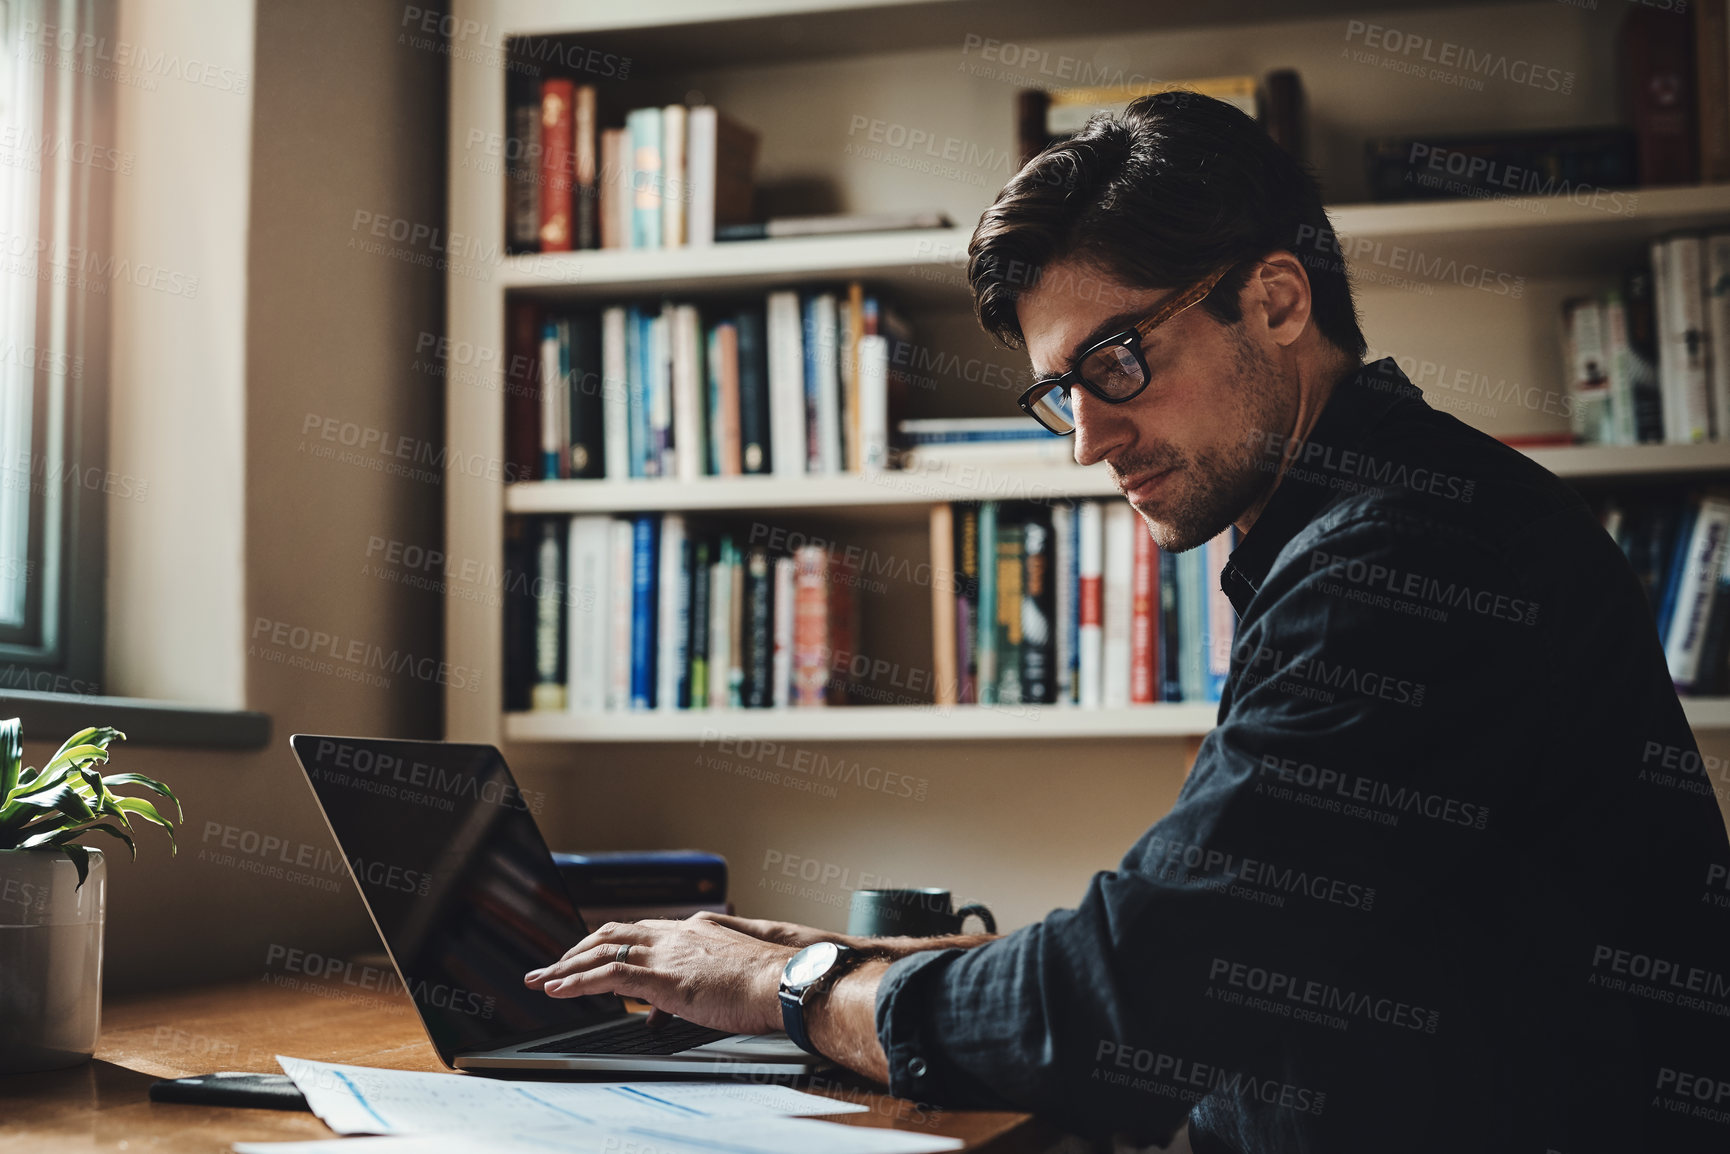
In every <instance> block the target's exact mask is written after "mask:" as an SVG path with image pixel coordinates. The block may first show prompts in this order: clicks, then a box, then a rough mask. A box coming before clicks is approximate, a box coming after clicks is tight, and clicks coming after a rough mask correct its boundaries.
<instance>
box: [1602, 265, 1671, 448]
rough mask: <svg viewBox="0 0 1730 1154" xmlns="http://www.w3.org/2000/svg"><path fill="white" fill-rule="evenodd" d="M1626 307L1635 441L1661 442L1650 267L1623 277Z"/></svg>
mask: <svg viewBox="0 0 1730 1154" xmlns="http://www.w3.org/2000/svg"><path fill="white" fill-rule="evenodd" d="M1622 304H1623V308H1624V309H1625V310H1626V313H1627V321H1628V349H1629V352H1630V355H1631V357H1632V358H1634V359H1632V360H1630V361H1629V362H1627V363H1626V364H1625V365H1624V368H1625V369H1626V370H1627V371H1628V373H1629V388H1630V390H1631V391H1632V393H1633V402H1634V436H1635V440H1637V441H1639V442H1641V443H1642V444H1643V443H1646V442H1660V441H1663V439H1664V408H1663V398H1662V393H1661V390H1660V389H1659V385H1658V322H1657V318H1656V316H1655V315H1654V314H1655V300H1654V296H1653V290H1652V270H1651V269H1650V268H1648V267H1639V268H1631V269H1629V270H1628V272H1627V274H1626V275H1625V276H1624V277H1623V278H1622ZM1612 387H1613V386H1612Z"/></svg>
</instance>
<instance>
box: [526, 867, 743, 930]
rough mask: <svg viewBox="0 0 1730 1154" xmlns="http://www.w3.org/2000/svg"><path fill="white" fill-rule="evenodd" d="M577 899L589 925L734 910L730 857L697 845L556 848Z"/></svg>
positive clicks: (561, 871)
mask: <svg viewBox="0 0 1730 1154" xmlns="http://www.w3.org/2000/svg"><path fill="white" fill-rule="evenodd" d="M553 862H554V864H555V865H557V866H558V867H559V875H560V876H561V877H563V878H564V881H565V888H566V889H567V890H569V891H570V895H571V901H572V903H573V904H575V905H576V907H577V912H578V913H580V914H582V915H583V921H584V922H586V923H587V924H588V927H589V929H591V930H594V929H598V928H600V926H602V925H604V924H605V923H607V922H635V921H640V920H642V919H643V918H688V917H690V916H691V915H692V914H695V913H699V912H701V911H703V910H708V911H710V912H711V913H717V914H725V913H731V912H732V907H731V906H729V905H728V903H727V859H726V858H724V857H722V856H721V855H720V854H718V853H705V852H704V851H702V850H694V849H672V850H621V851H615V852H611V853H555V854H553Z"/></svg>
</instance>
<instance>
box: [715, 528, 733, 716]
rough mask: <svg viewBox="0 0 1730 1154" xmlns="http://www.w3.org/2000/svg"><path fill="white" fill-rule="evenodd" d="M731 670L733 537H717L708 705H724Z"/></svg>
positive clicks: (727, 694)
mask: <svg viewBox="0 0 1730 1154" xmlns="http://www.w3.org/2000/svg"><path fill="white" fill-rule="evenodd" d="M732 670H733V541H732V538H730V537H723V538H721V543H720V545H719V546H717V548H716V550H715V566H714V570H713V571H712V572H711V573H710V575H709V708H710V709H726V708H728V706H730V705H731V704H732V701H731V699H730V696H729V689H730V686H731V680H730V679H731V675H732Z"/></svg>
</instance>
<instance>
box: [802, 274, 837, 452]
mask: <svg viewBox="0 0 1730 1154" xmlns="http://www.w3.org/2000/svg"><path fill="white" fill-rule="evenodd" d="M803 339H804V342H805V405H806V411H807V414H808V416H807V436H808V438H809V448H808V449H807V462H808V463H807V467H806V471H807V472H810V473H839V472H840V471H841V464H842V458H841V451H842V450H841V412H842V409H841V381H840V359H839V358H840V329H839V316H838V313H837V310H836V307H835V294H834V293H814V294H812V295H811V296H809V297H807V298H806V300H805V332H804V334H803Z"/></svg>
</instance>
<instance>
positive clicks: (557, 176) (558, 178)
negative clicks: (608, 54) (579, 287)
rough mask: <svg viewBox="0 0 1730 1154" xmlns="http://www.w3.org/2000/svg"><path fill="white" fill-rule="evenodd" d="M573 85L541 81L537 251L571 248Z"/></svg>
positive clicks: (574, 94) (573, 173) (554, 81)
mask: <svg viewBox="0 0 1730 1154" xmlns="http://www.w3.org/2000/svg"><path fill="white" fill-rule="evenodd" d="M575 89H576V86H575V85H573V84H572V83H571V82H570V81H569V80H563V79H555V80H544V81H542V82H541V251H542V252H569V251H570V250H571V234H572V223H573V222H572V219H571V186H572V183H573V180H574V178H575V175H576V173H575V167H574V160H573V157H572V155H571V146H572V145H573V144H574V143H575V139H576V135H575V133H576V130H575V128H573V123H574V121H575V119H576V111H575V109H574V107H573V104H574V102H575V99H576V93H575Z"/></svg>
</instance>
